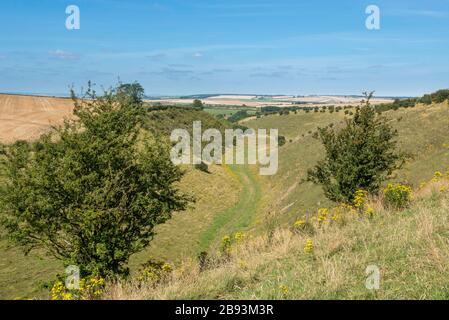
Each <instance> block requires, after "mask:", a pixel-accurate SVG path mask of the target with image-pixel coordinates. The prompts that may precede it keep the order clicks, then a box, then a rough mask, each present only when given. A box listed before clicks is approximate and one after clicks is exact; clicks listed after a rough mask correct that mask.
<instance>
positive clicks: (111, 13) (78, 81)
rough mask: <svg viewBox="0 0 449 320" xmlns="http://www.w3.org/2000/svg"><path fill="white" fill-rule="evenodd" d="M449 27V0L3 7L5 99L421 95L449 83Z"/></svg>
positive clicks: (102, 1) (141, 1)
mask: <svg viewBox="0 0 449 320" xmlns="http://www.w3.org/2000/svg"><path fill="white" fill-rule="evenodd" d="M72 4H73V5H77V6H78V7H79V8H80V11H81V29H80V30H71V31H69V30H67V29H66V28H65V20H66V18H67V16H68V15H67V14H66V13H65V9H66V7H67V6H68V5H72ZM370 4H374V5H377V6H378V7H379V8H380V14H381V29H380V30H368V29H366V27H365V20H366V18H367V16H368V15H367V14H365V8H366V7H367V6H368V5H370ZM448 31H449V0H421V1H416V0H407V1H405V0H395V1H391V0H381V1H380V0H369V1H358V0H339V1H331V0H329V1H324V0H314V1H308V0H307V1H306V0H304V1H303V0H221V1H217V0H165V1H164V0H159V1H152V0H126V1H123V0H70V1H63V0H39V1H36V0H2V1H1V2H0V43H1V45H0V92H28V93H46V94H64V93H67V92H68V87H69V86H70V85H71V84H73V85H75V87H76V88H80V87H81V86H83V85H85V84H86V83H87V81H88V80H92V81H93V82H94V83H96V84H97V85H98V86H100V85H101V86H105V87H108V86H110V85H112V84H114V83H116V82H117V80H118V79H119V78H120V80H121V81H123V82H131V81H135V80H136V81H139V82H140V83H141V84H142V85H143V86H144V87H145V89H146V93H147V94H154V95H156V94H160V95H176V94H196V93H258V94H305V95H306V94H360V93H361V92H362V91H366V90H376V93H377V94H378V95H394V96H398V95H421V94H423V93H425V92H430V91H434V90H437V89H440V88H446V87H449V59H448V57H449V32H448Z"/></svg>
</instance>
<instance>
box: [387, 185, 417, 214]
mask: <svg viewBox="0 0 449 320" xmlns="http://www.w3.org/2000/svg"><path fill="white" fill-rule="evenodd" d="M383 193H384V203H385V205H386V206H388V207H392V208H395V209H401V208H405V207H406V206H407V205H408V204H409V203H410V201H411V198H412V188H410V187H409V186H405V185H402V184H400V183H396V184H391V183H390V184H388V186H387V187H386V188H385V189H384V192H383Z"/></svg>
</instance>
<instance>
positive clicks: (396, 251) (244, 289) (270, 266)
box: [115, 192, 449, 300]
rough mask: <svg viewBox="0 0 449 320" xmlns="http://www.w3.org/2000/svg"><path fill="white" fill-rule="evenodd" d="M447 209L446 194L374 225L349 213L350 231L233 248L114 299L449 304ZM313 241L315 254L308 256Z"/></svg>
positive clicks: (286, 236) (329, 230) (287, 235)
mask: <svg viewBox="0 0 449 320" xmlns="http://www.w3.org/2000/svg"><path fill="white" fill-rule="evenodd" d="M448 210H449V194H448V193H447V192H446V193H439V194H434V195H432V196H430V197H425V198H420V199H416V200H414V202H413V203H412V205H411V207H410V208H408V209H405V210H402V211H389V210H385V209H382V208H378V210H377V212H376V215H375V216H374V218H372V219H367V218H359V217H356V216H354V214H353V213H347V214H348V216H347V220H346V223H344V224H341V225H338V224H329V225H327V226H326V227H321V228H318V227H317V225H316V224H315V233H314V234H313V235H307V234H302V233H293V232H291V231H289V230H288V229H280V230H277V231H275V232H274V234H273V235H272V237H267V236H263V237H260V238H255V239H252V240H248V241H246V242H244V243H243V244H241V245H240V246H235V247H234V248H233V250H231V254H230V257H229V260H228V261H227V262H224V263H223V262H221V263H219V264H218V265H216V266H215V267H214V268H211V269H209V270H206V271H204V272H198V269H197V267H195V266H192V265H190V267H189V268H190V269H188V270H187V271H186V273H185V275H184V276H181V277H179V278H175V279H174V280H172V282H171V283H170V284H169V285H166V284H163V285H161V286H160V287H158V288H156V289H154V288H152V287H150V288H146V287H145V286H142V287H139V291H135V289H134V288H133V287H130V288H127V289H125V290H124V291H123V292H122V293H121V295H120V296H119V297H117V296H116V297H115V298H127V297H129V296H132V297H134V298H141V299H229V300H232V299H449V294H448V292H449V291H448V290H449V279H448V277H447V275H448V274H449V266H448V264H447V260H448V259H449V252H448V250H447V247H448V245H449V215H448V214H447V212H448ZM307 239H311V240H312V241H313V244H314V249H313V253H305V252H304V251H303V247H304V244H305V241H306V240H307ZM370 265H375V266H377V267H378V269H379V271H380V287H379V290H377V291H375V292H374V291H372V290H368V289H367V288H366V287H365V282H366V279H367V274H366V273H365V272H366V268H367V267H368V266H370ZM186 267H187V266H186ZM128 290H129V291H128Z"/></svg>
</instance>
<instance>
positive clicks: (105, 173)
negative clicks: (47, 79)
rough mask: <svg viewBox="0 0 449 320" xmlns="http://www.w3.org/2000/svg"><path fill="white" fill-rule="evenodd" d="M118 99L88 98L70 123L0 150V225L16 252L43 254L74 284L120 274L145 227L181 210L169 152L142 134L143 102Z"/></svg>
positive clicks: (144, 240)
mask: <svg viewBox="0 0 449 320" xmlns="http://www.w3.org/2000/svg"><path fill="white" fill-rule="evenodd" d="M122 93H123V92H117V90H112V91H109V92H106V93H105V94H104V95H102V96H96V94H95V92H94V91H92V90H91V89H89V90H88V91H87V96H86V97H83V99H76V98H74V99H75V108H74V117H73V120H66V121H65V123H64V124H63V125H62V126H60V127H57V128H55V130H54V131H53V132H52V133H49V134H46V135H43V136H42V137H41V138H40V139H39V140H38V141H36V142H33V143H28V142H24V141H19V142H16V143H14V144H13V145H10V146H6V147H3V150H2V152H1V153H2V154H1V155H0V160H1V161H2V163H3V166H2V167H3V169H4V170H3V171H4V173H3V174H4V179H5V181H4V183H2V185H1V189H0V218H1V220H0V221H1V224H2V225H3V227H4V228H5V229H6V231H7V233H8V235H9V237H10V239H11V240H13V241H14V242H15V243H16V244H18V245H20V246H22V247H23V249H24V250H25V253H28V252H29V251H30V250H32V249H35V248H39V247H43V248H45V249H46V250H47V252H48V253H50V254H51V255H53V256H54V257H56V258H58V259H60V260H62V261H63V262H64V264H65V265H77V266H79V267H80V269H81V273H82V275H89V274H96V275H101V276H105V277H111V276H116V275H126V274H127V273H128V267H127V262H128V259H129V257H130V256H131V255H132V254H133V253H136V252H138V251H140V250H142V249H143V248H145V247H147V246H148V245H149V243H150V241H151V240H152V238H153V236H154V227H155V226H156V225H158V224H161V223H164V222H165V221H167V220H168V219H170V218H171V216H172V213H173V212H174V211H179V210H183V209H185V208H186V205H187V204H188V203H189V202H190V200H191V198H190V197H189V196H187V195H185V194H183V193H181V192H180V191H179V190H178V189H177V188H176V186H175V183H176V182H178V181H179V180H180V179H181V177H182V172H181V171H180V169H179V168H178V167H176V166H174V165H173V164H172V162H171V161H170V158H169V144H168V143H166V142H165V140H164V139H162V138H159V139H158V138H157V137H154V136H152V135H150V134H149V133H147V132H146V131H145V130H143V129H142V124H143V121H144V118H145V116H146V114H145V109H144V106H143V103H142V101H141V100H136V99H135V96H133V95H131V96H124V95H123V94H122Z"/></svg>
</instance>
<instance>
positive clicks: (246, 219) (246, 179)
mask: <svg viewBox="0 0 449 320" xmlns="http://www.w3.org/2000/svg"><path fill="white" fill-rule="evenodd" d="M227 167H228V168H229V170H231V172H232V173H233V174H234V175H235V177H236V179H237V180H238V181H239V183H240V184H241V185H242V186H243V188H242V190H241V191H240V193H239V195H240V197H239V200H238V202H237V203H236V204H235V205H234V206H232V207H231V208H229V209H227V210H226V211H224V212H223V213H219V214H217V215H216V216H215V218H214V220H213V221H212V223H211V224H210V226H209V227H208V228H207V230H206V231H205V232H204V233H203V234H202V235H201V238H200V249H201V251H207V250H208V249H209V248H210V246H211V245H212V244H214V243H215V244H217V242H218V240H219V239H220V238H221V237H223V236H224V235H229V234H232V233H233V232H239V231H245V230H247V229H248V227H250V226H251V224H252V222H253V219H254V217H255V215H256V212H257V209H258V207H259V202H260V199H261V187H260V185H259V183H258V181H257V180H256V177H255V176H254V174H253V173H252V172H251V171H250V170H249V168H248V166H240V165H230V166H227Z"/></svg>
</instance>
